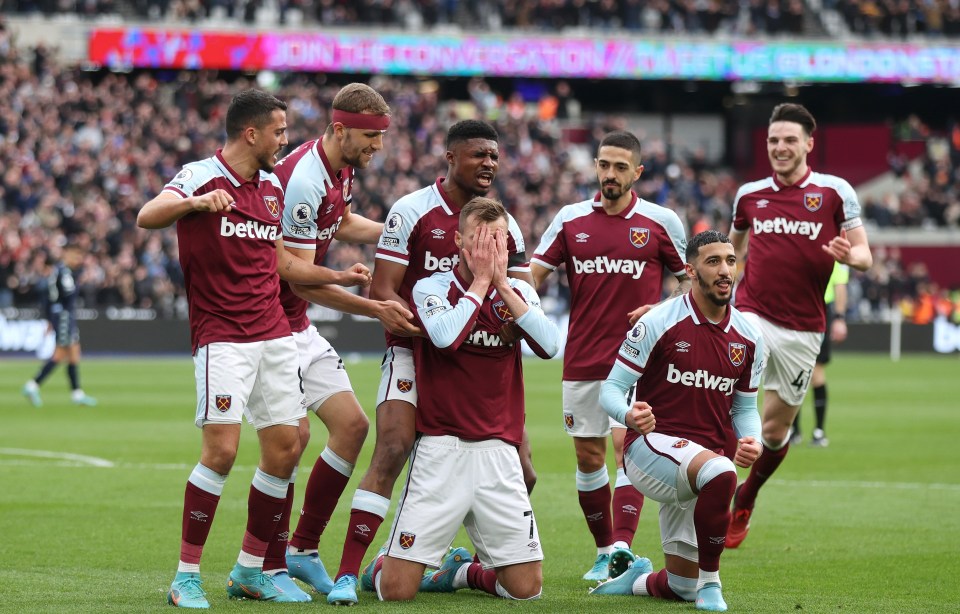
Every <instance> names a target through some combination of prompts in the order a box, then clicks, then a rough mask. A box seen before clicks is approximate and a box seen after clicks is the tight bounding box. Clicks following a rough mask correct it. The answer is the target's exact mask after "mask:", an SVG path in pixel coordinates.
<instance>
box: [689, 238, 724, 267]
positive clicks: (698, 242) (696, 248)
mask: <svg viewBox="0 0 960 614" xmlns="http://www.w3.org/2000/svg"><path fill="white" fill-rule="evenodd" d="M713 243H730V237H728V236H727V235H725V234H723V233H722V232H720V231H719V230H704V231H703V232H701V233H697V234H696V235H695V236H694V237H693V238H692V239H690V242H689V243H687V253H686V254H685V256H686V258H687V262H690V261H691V260H693V259H694V258H696V257H697V256H699V255H700V248H701V247H703V246H704V245H711V244H713Z"/></svg>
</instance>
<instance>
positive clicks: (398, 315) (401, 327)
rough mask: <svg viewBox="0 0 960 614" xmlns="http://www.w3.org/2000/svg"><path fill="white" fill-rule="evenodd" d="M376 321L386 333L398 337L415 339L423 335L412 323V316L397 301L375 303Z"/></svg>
mask: <svg viewBox="0 0 960 614" xmlns="http://www.w3.org/2000/svg"><path fill="white" fill-rule="evenodd" d="M377 303H378V305H379V310H378V311H377V319H378V320H380V323H381V324H383V327H384V328H385V329H387V332H389V333H391V334H394V335H398V336H400V337H416V336H419V335H421V334H423V331H421V330H420V327H418V326H417V325H415V324H414V323H413V314H412V313H411V312H410V310H409V309H407V308H406V307H404V306H403V305H401V304H400V303H398V302H397V301H377Z"/></svg>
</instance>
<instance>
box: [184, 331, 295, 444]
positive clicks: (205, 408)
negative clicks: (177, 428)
mask: <svg viewBox="0 0 960 614" xmlns="http://www.w3.org/2000/svg"><path fill="white" fill-rule="evenodd" d="M296 352H297V344H296V343H295V342H294V340H293V337H289V336H288V337H280V338H279V339H270V340H268V341H254V342H252V343H225V342H224V343H211V344H209V345H205V346H203V347H201V348H200V349H198V350H197V353H196V354H195V355H194V357H193V365H194V374H195V376H196V380H197V417H196V421H195V422H196V425H197V426H198V427H201V428H202V427H203V425H204V424H210V423H214V424H239V423H240V422H241V421H242V418H243V416H246V417H247V420H248V421H249V422H250V424H252V425H253V426H254V428H256V429H257V430H260V429H262V428H265V427H268V426H274V425H277V424H289V425H291V426H296V425H297V423H298V422H299V421H300V418H303V417H304V416H306V415H307V412H306V409H304V406H303V394H302V393H301V392H300V378H299V377H298V376H297V361H296V360H295V359H294V358H295V357H296V355H297V354H296Z"/></svg>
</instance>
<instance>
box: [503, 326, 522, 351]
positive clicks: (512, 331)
mask: <svg viewBox="0 0 960 614" xmlns="http://www.w3.org/2000/svg"><path fill="white" fill-rule="evenodd" d="M497 335H498V336H499V337H500V340H501V341H503V342H504V343H505V344H507V345H510V344H511V343H516V342H517V341H520V339H522V338H523V329H522V328H520V325H519V324H517V323H516V322H506V323H504V325H503V326H501V327H500V332H499V333H497Z"/></svg>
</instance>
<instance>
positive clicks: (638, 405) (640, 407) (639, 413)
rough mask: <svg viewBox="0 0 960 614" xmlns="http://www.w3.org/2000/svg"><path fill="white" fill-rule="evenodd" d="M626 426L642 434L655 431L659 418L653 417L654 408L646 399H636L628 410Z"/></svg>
mask: <svg viewBox="0 0 960 614" xmlns="http://www.w3.org/2000/svg"><path fill="white" fill-rule="evenodd" d="M626 422H627V424H626V426H627V427H628V428H632V429H633V430H635V431H637V432H638V433H640V434H641V435H647V434H649V433H652V432H653V429H654V428H655V427H656V426H657V419H656V418H654V417H653V408H652V407H650V404H649V403H647V402H646V401H636V402H635V403H634V404H633V407H631V408H630V409H629V410H628V411H627V417H626Z"/></svg>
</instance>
